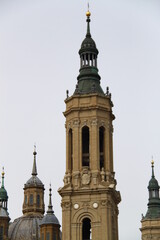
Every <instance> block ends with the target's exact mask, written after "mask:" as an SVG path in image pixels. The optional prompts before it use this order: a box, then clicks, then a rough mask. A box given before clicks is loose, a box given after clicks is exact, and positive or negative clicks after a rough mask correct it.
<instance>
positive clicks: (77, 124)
mask: <svg viewBox="0 0 160 240" xmlns="http://www.w3.org/2000/svg"><path fill="white" fill-rule="evenodd" d="M79 124H80V121H79V120H78V119H77V120H74V121H73V126H74V127H79Z"/></svg>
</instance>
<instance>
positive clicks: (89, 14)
mask: <svg viewBox="0 0 160 240" xmlns="http://www.w3.org/2000/svg"><path fill="white" fill-rule="evenodd" d="M86 16H87V17H88V18H89V17H90V16H91V13H90V11H89V2H88V11H87V12H86Z"/></svg>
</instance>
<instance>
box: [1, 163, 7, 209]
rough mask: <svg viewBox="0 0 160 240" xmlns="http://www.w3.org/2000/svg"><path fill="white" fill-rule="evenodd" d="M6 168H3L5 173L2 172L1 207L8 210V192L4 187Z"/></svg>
mask: <svg viewBox="0 0 160 240" xmlns="http://www.w3.org/2000/svg"><path fill="white" fill-rule="evenodd" d="M4 175H5V173H4V168H3V171H2V185H1V188H0V204H1V206H2V207H3V208H4V209H6V210H7V204H8V194H7V191H6V189H5V187H4Z"/></svg>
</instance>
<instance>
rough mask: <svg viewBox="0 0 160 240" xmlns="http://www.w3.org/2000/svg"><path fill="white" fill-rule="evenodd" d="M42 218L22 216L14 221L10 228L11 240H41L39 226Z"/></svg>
mask: <svg viewBox="0 0 160 240" xmlns="http://www.w3.org/2000/svg"><path fill="white" fill-rule="evenodd" d="M42 217H43V216H42V215H40V216H38V215H37V216H32V215H31V216H22V217H20V218H17V219H15V220H14V222H13V223H11V224H10V226H9V239H10V240H22V239H23V240H33V239H35V240H39V239H40V227H39V224H40V222H41V219H42Z"/></svg>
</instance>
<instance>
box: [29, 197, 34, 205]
mask: <svg viewBox="0 0 160 240" xmlns="http://www.w3.org/2000/svg"><path fill="white" fill-rule="evenodd" d="M29 205H30V206H33V194H31V195H30V196H29Z"/></svg>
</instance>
